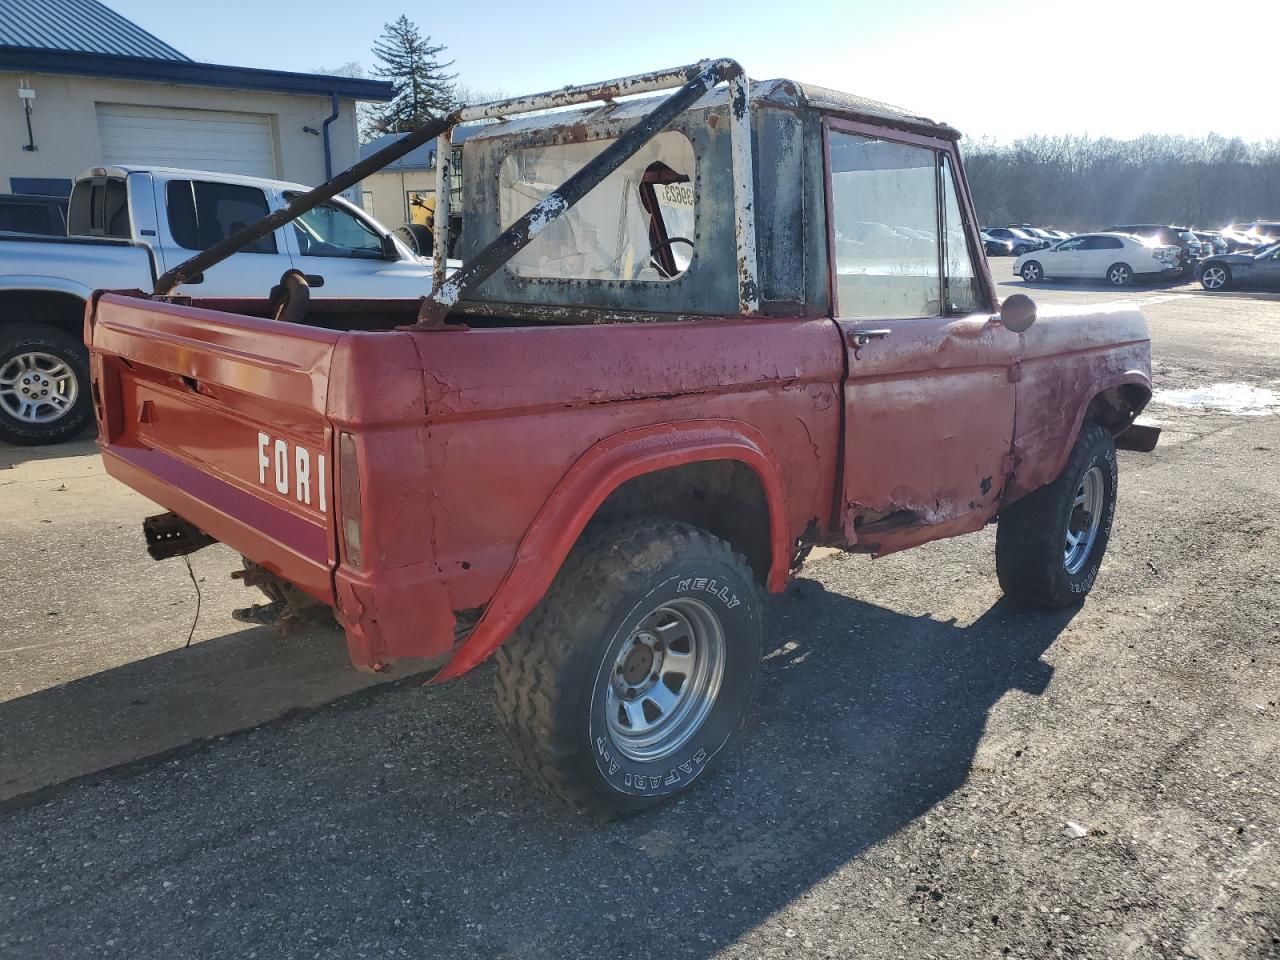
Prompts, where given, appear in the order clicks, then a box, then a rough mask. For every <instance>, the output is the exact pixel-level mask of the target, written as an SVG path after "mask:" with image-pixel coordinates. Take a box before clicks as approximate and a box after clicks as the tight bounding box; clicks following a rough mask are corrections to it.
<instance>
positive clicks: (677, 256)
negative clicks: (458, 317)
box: [498, 131, 697, 281]
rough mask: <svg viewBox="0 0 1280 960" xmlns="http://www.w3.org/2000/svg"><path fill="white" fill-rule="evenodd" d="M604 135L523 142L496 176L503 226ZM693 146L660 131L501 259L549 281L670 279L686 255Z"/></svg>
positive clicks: (581, 162) (689, 250)
mask: <svg viewBox="0 0 1280 960" xmlns="http://www.w3.org/2000/svg"><path fill="white" fill-rule="evenodd" d="M608 145H609V141H604V140H595V141H591V142H588V143H563V144H553V145H550V146H545V147H528V148H526V149H523V150H517V151H515V152H514V153H511V154H509V155H508V156H507V157H506V158H504V160H503V161H502V167H501V170H500V172H499V175H498V209H499V216H500V218H501V221H502V226H503V228H504V229H505V228H506V227H508V226H510V225H511V224H512V223H514V222H515V221H516V219H517V218H518V217H520V216H522V215H523V214H524V213H525V212H526V211H528V210H529V209H530V208H531V207H533V206H534V204H536V203H537V202H538V201H540V200H542V199H543V198H544V197H546V196H547V194H549V193H551V191H552V190H554V189H555V188H556V187H558V186H559V185H560V184H561V183H563V182H564V181H566V180H568V179H569V178H570V177H571V176H573V175H574V174H575V173H577V172H578V171H579V170H581V169H582V168H583V167H584V166H586V164H587V163H588V162H589V161H590V160H592V159H593V158H594V157H596V156H597V155H598V154H599V153H600V152H601V151H602V150H604V149H605V147H607V146H608ZM694 173H695V158H694V153H693V144H691V143H690V142H689V138H688V137H686V136H685V135H684V134H682V133H676V132H674V131H667V132H665V133H660V134H658V136H656V137H654V138H653V140H651V141H649V143H648V144H647V145H646V146H645V147H643V148H642V149H641V150H640V152H639V153H637V154H636V155H635V156H633V157H631V159H629V160H628V161H627V162H626V163H624V164H623V165H622V166H621V167H620V168H619V169H617V170H616V171H614V172H613V173H612V174H610V175H609V176H608V177H607V178H606V179H605V180H604V181H603V182H602V183H601V184H600V185H599V186H597V187H596V188H595V189H594V190H592V191H591V192H590V193H588V194H587V195H586V196H585V197H584V198H583V199H582V201H581V202H579V203H578V204H577V205H576V206H574V207H572V208H571V209H570V210H569V211H568V212H567V213H566V214H565V215H564V216H562V217H560V218H558V219H556V220H553V221H552V222H551V223H550V224H549V225H548V226H547V228H546V229H545V230H543V231H542V233H540V234H539V235H538V236H537V237H536V238H535V239H534V241H533V242H532V243H530V244H529V245H528V246H527V247H525V248H524V249H523V250H521V251H520V252H519V253H517V254H516V255H515V256H514V257H512V258H511V259H510V260H509V261H508V262H507V269H508V270H509V271H511V272H512V273H513V274H515V275H516V276H518V277H525V278H530V279H548V280H614V281H616V280H630V281H635V280H638V281H663V280H672V279H675V278H676V277H678V276H680V275H681V274H682V273H684V271H685V270H687V269H688V268H689V265H690V263H691V262H692V261H693V253H694V243H695V241H696V230H695V227H696V221H697V217H696V202H695V201H696V190H695V188H694Z"/></svg>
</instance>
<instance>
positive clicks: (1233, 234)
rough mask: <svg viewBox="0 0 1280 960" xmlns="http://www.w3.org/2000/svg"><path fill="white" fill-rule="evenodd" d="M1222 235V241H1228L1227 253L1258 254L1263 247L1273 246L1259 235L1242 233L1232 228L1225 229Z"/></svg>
mask: <svg viewBox="0 0 1280 960" xmlns="http://www.w3.org/2000/svg"><path fill="white" fill-rule="evenodd" d="M1220 233H1221V236H1222V239H1223V240H1224V241H1226V244H1227V251H1226V252H1227V253H1257V252H1259V251H1260V250H1262V248H1263V247H1269V246H1271V244H1269V243H1268V242H1267V241H1266V240H1264V239H1263V238H1262V237H1260V236H1258V235H1257V234H1254V233H1241V232H1240V231H1239V230H1235V229H1233V228H1232V227H1223V228H1222V230H1221V231H1220Z"/></svg>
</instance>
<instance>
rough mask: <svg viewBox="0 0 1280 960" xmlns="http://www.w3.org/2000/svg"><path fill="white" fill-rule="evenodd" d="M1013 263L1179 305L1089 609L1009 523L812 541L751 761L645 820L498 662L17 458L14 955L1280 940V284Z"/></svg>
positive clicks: (7, 521)
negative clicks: (146, 540) (370, 658)
mask: <svg viewBox="0 0 1280 960" xmlns="http://www.w3.org/2000/svg"><path fill="white" fill-rule="evenodd" d="M1011 263H1012V261H1011V260H1009V259H1005V260H999V261H995V263H994V265H993V266H994V269H995V271H996V273H997V278H998V280H999V282H1000V283H1001V291H1002V295H1004V294H1007V293H1010V292H1017V291H1024V290H1025V291H1026V292H1030V293H1032V295H1033V296H1034V297H1035V298H1036V299H1037V301H1038V302H1039V303H1040V304H1041V305H1042V306H1043V307H1045V308H1051V307H1052V305H1054V304H1059V303H1066V304H1086V303H1093V302H1100V301H1102V300H1111V299H1127V300H1134V301H1136V302H1138V303H1140V304H1141V305H1142V307H1143V310H1144V312H1145V313H1146V315H1147V318H1148V321H1149V323H1150V326H1151V329H1152V334H1153V339H1154V344H1155V357H1156V363H1155V371H1154V376H1155V380H1156V385H1157V388H1158V390H1159V391H1160V392H1158V394H1157V400H1156V402H1155V403H1153V404H1152V406H1151V407H1150V408H1149V410H1148V414H1147V417H1146V418H1145V419H1146V420H1147V421H1148V422H1155V423H1157V424H1159V425H1160V426H1161V427H1162V428H1163V429H1164V436H1163V438H1162V442H1161V445H1160V446H1159V448H1158V449H1157V450H1156V451H1155V452H1154V453H1152V454H1130V453H1122V454H1121V480H1120V487H1121V492H1120V505H1119V510H1118V513H1117V519H1116V526H1115V531H1114V534H1113V539H1112V543H1111V547H1110V551H1109V554H1108V557H1107V561H1106V563H1105V565H1104V567H1103V570H1102V573H1101V574H1100V576H1099V580H1098V584H1097V587H1096V588H1095V590H1094V592H1093V594H1092V595H1091V596H1090V598H1089V600H1088V602H1086V603H1085V605H1084V606H1083V607H1081V608H1080V609H1078V610H1070V611H1066V612H1063V613H1060V614H1055V615H1045V614H1040V613H1029V612H1025V611H1022V610H1020V609H1018V608H1016V607H1014V606H1012V605H1010V604H1008V603H1007V602H1005V601H1004V600H1002V599H1001V596H1000V592H999V589H998V587H997V584H996V579H995V572H994V562H993V556H992V554H993V544H994V533H993V531H991V530H988V531H985V532H983V533H981V534H977V535H973V536H970V537H965V538H960V539H957V540H952V541H947V542H944V543H940V544H934V545H931V546H926V547H924V548H921V549H919V550H915V551H908V552H906V553H903V554H898V555H894V556H891V557H887V558H884V559H882V560H876V561H871V560H868V559H866V558H863V557H856V556H844V555H835V556H828V557H825V558H823V559H820V560H817V561H816V562H813V563H811V564H810V565H809V566H808V567H806V569H805V571H804V575H803V576H802V577H801V578H799V579H798V581H797V582H796V583H795V584H794V585H793V587H792V588H791V589H790V590H789V592H788V593H787V594H785V595H783V596H781V597H777V598H773V599H772V600H770V602H769V606H768V620H769V622H768V628H767V636H768V637H769V638H770V646H769V649H770V652H769V654H768V656H767V658H766V661H765V668H764V678H763V683H762V689H761V693H760V695H759V698H758V700H757V703H756V705H755V708H754V721H753V723H752V726H751V728H750V731H749V733H748V735H747V737H746V738H745V742H744V744H743V749H742V750H741V751H740V753H739V754H738V756H737V757H736V758H735V759H733V760H731V761H729V762H728V763H727V764H726V765H725V766H724V767H723V768H722V770H721V772H720V773H719V775H718V776H717V777H715V778H714V779H713V780H710V781H708V782H706V783H704V784H702V786H701V787H700V788H699V789H697V790H695V791H693V792H692V793H691V794H690V795H688V796H686V797H685V798H683V799H681V800H680V801H678V802H676V803H674V804H672V805H670V806H668V807H666V808H664V809H662V810H659V811H657V812H654V813H650V814H646V815H643V816H640V817H637V818H634V819H632V820H629V821H625V822H623V823H618V824H612V825H600V824H596V823H592V822H589V821H586V820H582V819H578V818H576V817H573V816H571V815H570V814H569V813H568V812H567V811H566V810H565V809H563V808H561V807H560V806H559V805H557V804H556V803H555V802H554V801H552V800H549V799H547V798H545V797H544V796H542V795H541V794H540V793H539V792H538V791H537V790H536V789H535V788H533V787H531V786H530V785H529V784H528V783H527V782H526V781H525V780H524V778H523V777H522V776H521V774H520V773H519V771H518V770H517V769H516V768H515V767H514V765H513V763H512V762H511V761H510V760H509V758H508V756H507V754H506V752H505V748H504V746H503V744H502V742H501V740H500V737H499V735H498V733H497V730H496V728H495V725H494V722H493V720H492V719H491V717H490V713H489V702H490V687H491V685H492V674H491V671H490V669H489V668H487V667H486V668H482V669H480V670H477V671H475V672H474V673H473V674H471V675H468V676H467V677H465V678H463V679H462V680H461V681H458V682H455V683H452V684H449V685H446V686H442V687H439V688H426V687H423V686H422V685H421V684H420V683H419V682H418V680H417V678H415V677H413V676H412V675H410V674H409V673H408V672H407V671H405V672H402V673H401V674H399V675H397V676H393V677H391V678H370V677H367V676H365V675H362V674H358V673H355V672H354V671H352V670H351V669H350V668H349V666H348V664H347V662H346V654H345V650H344V648H343V645H342V639H341V637H340V636H339V635H338V634H337V632H336V631H333V630H327V629H324V628H318V627H317V628H308V629H303V630H300V631H294V632H293V633H290V634H287V635H284V636H280V635H278V634H277V633H276V632H275V631H271V630H266V629H263V628H247V627H245V626H244V625H242V624H239V623H237V622H235V621H233V620H232V619H231V617H230V610H231V608H232V607H233V606H239V605H244V604H245V603H247V602H249V599H251V598H250V597H249V595H248V594H246V592H245V591H244V589H243V588H242V587H241V586H240V585H239V584H237V583H234V582H232V581H230V580H229V579H228V574H229V572H230V571H231V570H232V569H233V568H234V566H235V561H236V558H235V557H234V556H233V555H232V554H231V553H230V551H227V550H225V549H224V548H222V547H214V548H210V549H208V550H205V551H202V552H201V553H199V554H196V555H195V556H194V557H193V558H192V571H193V576H194V579H195V580H196V581H197V582H198V584H199V587H200V592H201V595H202V609H201V612H200V616H199V618H198V621H196V619H195V613H196V593H195V587H194V585H193V582H192V578H191V577H189V575H188V571H187V568H186V567H185V566H184V565H183V564H182V563H181V561H169V562H166V563H163V564H155V563H153V562H152V561H150V560H149V559H147V558H146V556H145V553H144V550H143V546H142V543H141V538H140V534H139V532H138V529H137V528H138V522H139V521H140V519H141V518H142V517H143V516H144V515H146V514H147V513H148V512H152V508H151V506H150V505H149V504H148V503H147V502H146V501H145V500H143V499H142V498H141V497H139V496H137V495H136V494H133V493H132V492H130V491H128V490H125V489H124V488H123V487H121V486H119V485H117V484H115V483H114V482H113V481H111V480H109V479H108V478H106V477H105V476H104V475H103V474H102V472H101V470H100V468H99V466H98V464H97V461H96V458H95V457H94V455H93V445H92V442H91V441H89V440H81V441H78V442H76V443H74V444H71V445H67V446H64V447H58V448H51V449H44V450H38V451H37V450H26V449H18V448H8V449H2V450H0V538H2V541H0V542H2V543H3V549H2V550H0V583H2V584H3V585H4V586H3V588H0V589H2V590H3V596H4V602H3V604H2V605H0V665H3V666H2V670H0V956H3V957H5V958H9V957H13V958H27V957H31V958H48V957H93V958H101V957H128V958H144V957H166V958H170V957H188V956H235V957H243V958H250V957H257V958H263V960H267V958H282V957H377V958H385V957H413V958H422V957H450V958H452V957H504V958H570V957H588V956H591V957H621V956H654V957H657V956H664V957H673V958H674V957H681V958H683V957H689V958H712V957H723V958H744V960H745V958H758V957H809V956H813V957H869V958H881V957H884V958H889V957H907V958H913V960H914V958H924V957H938V958H952V957H965V958H968V957H974V958H976V957H992V956H996V957H999V956H1016V957H1056V956H1068V957H1096V958H1115V957H1139V958H1148V957H1151V958H1155V957H1161V958H1164V957H1200V958H1264V957H1280V763H1278V761H1280V706H1278V702H1280V628H1278V624H1280V551H1277V549H1276V543H1277V530H1276V525H1277V518H1278V517H1280V473H1278V471H1277V469H1276V468H1277V463H1278V462H1280V407H1268V406H1267V403H1268V391H1271V392H1280V296H1277V295H1274V294H1273V295H1265V294H1264V295H1252V294H1243V293H1229V294H1226V295H1212V294H1207V293H1205V292H1203V291H1200V290H1199V288H1198V287H1195V286H1192V285H1190V284H1183V285H1165V286H1161V287H1158V288H1133V289H1127V290H1124V291H1121V292H1116V291H1113V290H1108V289H1103V288H1102V287H1101V286H1091V285H1088V284H1071V285H1068V284H1042V285H1040V286H1038V287H1035V288H1026V287H1025V286H1024V285H1023V284H1022V283H1021V281H1018V280H1014V279H1013V278H1012V276H1011V272H1010V266H1011ZM978 415H980V412H979V413H978ZM193 622H195V629H194V632H193V634H192V643H191V645H190V647H189V648H186V647H185V644H186V641H187V637H188V632H189V630H191V628H192V624H193ZM1068 822H1070V823H1071V824H1074V825H1079V827H1080V828H1081V830H1074V831H1072V832H1074V833H1080V832H1082V831H1083V835H1081V836H1068V835H1067V834H1066V832H1064V827H1065V825H1066V824H1067V823H1068Z"/></svg>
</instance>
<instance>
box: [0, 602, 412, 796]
mask: <svg viewBox="0 0 1280 960" xmlns="http://www.w3.org/2000/svg"><path fill="white" fill-rule="evenodd" d="M33 639H38V638H33ZM181 639H182V638H181V637H175V645H174V647H173V648H172V649H170V650H167V651H165V652H163V653H158V654H155V655H152V656H148V657H143V658H141V659H137V660H132V661H130V662H128V663H123V664H121V665H120V666H117V667H113V668H111V669H107V670H100V671H98V672H97V673H93V674H89V675H87V676H83V677H80V678H77V679H75V680H70V681H68V682H66V683H61V684H58V685H56V686H52V687H47V688H45V689H42V690H39V691H38V692H36V693H31V694H28V695H26V696H21V697H15V698H14V699H11V700H8V701H6V702H4V703H0V731H3V736H0V810H3V809H6V808H12V807H22V806H28V805H30V804H31V803H33V802H38V801H39V800H41V799H44V798H46V797H48V796H52V795H57V794H59V793H61V792H64V791H65V789H66V787H67V785H68V784H69V783H72V782H75V781H80V780H83V779H94V778H96V777H97V776H98V775H100V774H102V773H103V772H104V771H108V770H110V771H113V772H119V771H120V770H121V769H122V768H129V767H133V766H138V765H145V764H147V763H150V762H153V761H154V760H155V759H156V758H157V757H159V756H164V755H169V754H171V753H173V752H175V751H181V750H183V749H184V748H188V747H191V746H192V745H194V744H196V743H198V742H199V741H202V740H206V739H209V738H212V737H217V736H222V735H225V734H230V733H235V732H238V731H241V730H245V729H247V728H250V727H254V726H257V725H259V724H262V723H266V722H269V721H272V720H276V719H279V718H280V717H282V716H287V715H292V714H296V713H298V712H299V711H304V710H307V709H310V708H315V707H319V706H323V705H325V704H328V703H331V702H333V701H334V700H336V699H338V698H340V697H343V696H346V695H348V694H351V693H353V692H356V691H360V690H364V689H366V688H368V687H370V686H375V685H380V684H385V683H392V682H394V681H397V680H401V679H404V678H406V677H409V676H411V675H413V674H414V673H415V672H418V673H422V665H421V664H420V663H415V662H410V661H406V662H405V663H404V664H400V665H397V666H396V667H395V668H393V669H392V670H391V671H389V672H387V673H384V674H369V673H360V672H358V671H356V670H354V669H352V666H351V661H350V659H349V657H348V654H347V643H346V638H345V637H344V636H343V634H342V631H341V630H340V629H339V628H338V627H337V625H336V624H333V623H332V622H325V621H323V620H315V621H313V622H310V623H307V624H305V625H301V626H298V627H297V628H296V629H293V630H290V631H288V632H283V631H281V630H280V629H279V628H278V627H274V626H271V627H246V628H244V629H241V630H235V631H233V632H231V633H227V634H223V635H222V636H220V637H216V638H213V639H209V640H203V641H201V642H199V643H196V644H194V645H193V646H191V647H184V646H183V645H182V642H181ZM35 646H37V647H39V646H42V644H39V643H37V644H35ZM44 646H49V648H50V649H49V651H48V652H49V653H50V654H51V655H52V654H53V650H54V649H56V647H55V645H44ZM6 652H7V651H4V650H0V658H3V657H4V655H5V653H6ZM26 655H27V656H30V655H31V654H29V653H28V654H26ZM423 676H424V677H425V674H423Z"/></svg>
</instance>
